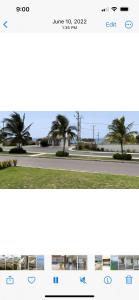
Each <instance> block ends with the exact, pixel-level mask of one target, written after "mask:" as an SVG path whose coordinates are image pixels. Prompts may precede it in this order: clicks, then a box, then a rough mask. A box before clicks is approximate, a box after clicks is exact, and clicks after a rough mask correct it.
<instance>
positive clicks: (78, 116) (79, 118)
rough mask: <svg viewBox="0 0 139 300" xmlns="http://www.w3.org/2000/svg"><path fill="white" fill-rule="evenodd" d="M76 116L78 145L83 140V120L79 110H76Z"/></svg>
mask: <svg viewBox="0 0 139 300" xmlns="http://www.w3.org/2000/svg"><path fill="white" fill-rule="evenodd" d="M75 118H76V120H77V145H78V144H79V142H80V140H81V120H82V117H81V116H80V113H79V111H76V114H75Z"/></svg>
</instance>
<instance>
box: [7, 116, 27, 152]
mask: <svg viewBox="0 0 139 300" xmlns="http://www.w3.org/2000/svg"><path fill="white" fill-rule="evenodd" d="M4 123H5V127H4V133H5V134H6V135H7V137H6V140H10V141H11V142H13V143H16V144H17V148H18V149H19V150H20V149H21V148H22V145H24V144H26V143H28V141H29V140H30V138H31V137H30V133H29V130H30V127H31V125H32V124H30V125H28V126H27V127H25V114H24V115H23V117H21V116H20V114H19V113H17V112H13V113H12V114H11V115H10V118H6V119H4Z"/></svg>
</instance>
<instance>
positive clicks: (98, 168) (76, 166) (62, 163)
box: [0, 155, 139, 176]
mask: <svg viewBox="0 0 139 300" xmlns="http://www.w3.org/2000/svg"><path fill="white" fill-rule="evenodd" d="M8 159H17V160H18V166H23V167H33V168H44V169H58V170H74V171H82V172H91V173H94V172H97V173H108V174H123V175H130V176H139V164H138V163H129V162H123V163H121V162H105V161H85V160H72V159H71V160H66V159H49V158H41V157H31V156H30V157H29V156H27V157H21V156H16V155H15V156H13V155H12V156H10V155H9V156H6V157H5V156H2V155H1V156H0V161H3V160H8Z"/></svg>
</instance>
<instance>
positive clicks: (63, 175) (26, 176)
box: [0, 167, 139, 189]
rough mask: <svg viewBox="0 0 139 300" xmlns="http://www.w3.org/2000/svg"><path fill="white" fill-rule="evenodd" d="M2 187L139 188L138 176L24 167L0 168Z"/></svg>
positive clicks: (0, 183) (0, 185) (0, 184)
mask: <svg viewBox="0 0 139 300" xmlns="http://www.w3.org/2000/svg"><path fill="white" fill-rule="evenodd" d="M0 188H1V189H2V188H3V189H8V188H9V189H10V188H11V189H35V188H36V189H37V188H38V189H45V188H48V189H50V188H57V189H62V188H63V189H66V188H70V189H71V188H75V189H76V188H78V189H87V188H92V189H97V188H98V189H99V188H102V189H103V188H105V189H108V188H109V189H112V188H114V189H115V188H117V189H118V188H119V189H120V188H122V189H123V188H125V189H126V188H128V189H131V188H135V189H136V188H139V177H134V176H132V177H131V176H124V175H120V176H119V175H108V174H97V173H94V174H91V173H82V172H72V171H56V170H47V169H35V168H24V167H16V168H15V167H11V168H7V169H4V170H0Z"/></svg>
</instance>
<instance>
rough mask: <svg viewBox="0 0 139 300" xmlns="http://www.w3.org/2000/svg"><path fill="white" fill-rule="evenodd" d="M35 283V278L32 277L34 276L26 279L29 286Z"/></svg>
mask: <svg viewBox="0 0 139 300" xmlns="http://www.w3.org/2000/svg"><path fill="white" fill-rule="evenodd" d="M35 281H36V277H34V276H29V277H28V282H29V283H30V284H33V283H35Z"/></svg>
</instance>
